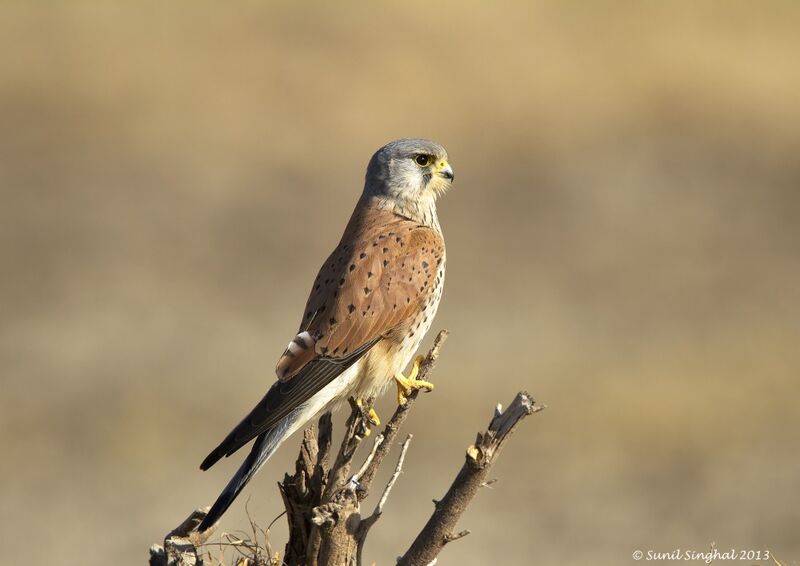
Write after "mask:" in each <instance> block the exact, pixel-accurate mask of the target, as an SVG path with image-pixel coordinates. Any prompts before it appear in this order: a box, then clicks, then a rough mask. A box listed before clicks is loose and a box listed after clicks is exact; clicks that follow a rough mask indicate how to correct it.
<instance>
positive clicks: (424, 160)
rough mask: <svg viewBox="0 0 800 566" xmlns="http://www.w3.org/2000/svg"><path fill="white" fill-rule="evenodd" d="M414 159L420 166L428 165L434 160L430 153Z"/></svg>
mask: <svg viewBox="0 0 800 566" xmlns="http://www.w3.org/2000/svg"><path fill="white" fill-rule="evenodd" d="M414 161H416V162H417V165H419V166H420V167H427V166H428V165H430V164H431V162H432V161H433V158H432V157H431V156H430V155H418V156H416V157H415V158H414Z"/></svg>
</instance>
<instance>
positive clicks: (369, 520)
mask: <svg viewBox="0 0 800 566" xmlns="http://www.w3.org/2000/svg"><path fill="white" fill-rule="evenodd" d="M412 438H414V435H413V434H409V435H408V436H407V437H406V440H405V442H403V446H402V448H401V449H400V456H399V457H398V458H397V465H396V466H395V468H394V473H393V474H392V477H391V478H389V481H388V482H387V483H386V487H385V488H383V493H382V494H381V497H380V499H379V500H378V503H377V505H375V509H374V510H373V511H372V515H370V516H369V517H366V518H364V519H362V520H361V525H360V526H359V528H358V534H357V535H356V539H357V540H358V547H357V550H356V554H357V561H358V566H361V560H362V556H363V553H364V543H365V542H366V540H367V535H368V534H369V530H370V529H371V528H372V525H374V524H375V523H376V522H377V521H378V519H380V518H381V515H383V507H384V505H386V501H387V500H388V499H389V494H390V493H391V491H392V488H393V487H394V484H395V483H396V482H397V478H399V477H400V473H401V472H402V471H403V463H404V462H405V460H406V452H408V445H409V444H411V439H412Z"/></svg>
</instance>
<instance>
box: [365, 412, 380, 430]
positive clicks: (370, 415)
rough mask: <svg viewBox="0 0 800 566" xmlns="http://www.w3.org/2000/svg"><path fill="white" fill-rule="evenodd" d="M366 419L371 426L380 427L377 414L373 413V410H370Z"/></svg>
mask: <svg viewBox="0 0 800 566" xmlns="http://www.w3.org/2000/svg"><path fill="white" fill-rule="evenodd" d="M367 418H368V419H369V422H371V423H372V426H381V420H380V419H379V418H378V413H376V412H375V409H373V408H370V410H369V413H367Z"/></svg>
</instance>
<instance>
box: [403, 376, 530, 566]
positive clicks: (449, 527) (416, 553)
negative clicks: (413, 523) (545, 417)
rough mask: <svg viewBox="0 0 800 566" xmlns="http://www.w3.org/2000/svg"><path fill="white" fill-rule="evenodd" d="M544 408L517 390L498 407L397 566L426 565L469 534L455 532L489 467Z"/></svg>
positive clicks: (482, 482) (466, 532)
mask: <svg viewBox="0 0 800 566" xmlns="http://www.w3.org/2000/svg"><path fill="white" fill-rule="evenodd" d="M543 408H544V406H542V405H535V404H534V401H533V398H531V396H530V395H528V394H527V393H525V392H520V393H517V396H516V397H515V398H514V400H513V401H512V402H511V405H509V407H508V409H507V410H506V411H505V412H502V411H501V408H500V406H499V405H498V406H497V408H496V409H495V414H494V417H493V418H492V420H491V422H490V423H489V427H488V429H487V430H486V432H483V433H478V437H477V439H476V440H475V444H473V445H471V446H469V447H468V448H467V454H466V458H465V462H464V465H463V466H462V468H461V471H460V472H459V473H458V476H456V479H455V480H454V481H453V484H452V485H451V486H450V489H448V490H447V493H446V494H445V496H444V497H443V498H442V499H441V500H440V501H438V502H437V503H436V506H435V509H434V511H433V515H431V518H430V519H428V522H427V523H426V525H425V526H424V527H423V529H422V531H421V532H420V533H419V535H418V536H417V538H416V540H414V542H413V543H412V544H411V547H410V548H409V549H408V551H407V552H406V553H405V554H404V555H403V556H402V557H401V558H400V560H399V561H398V562H397V564H398V566H427V565H428V564H430V563H431V562H433V561H434V560H436V557H437V556H438V554H439V552H441V550H442V548H444V546H445V545H446V544H447V543H448V542H452V541H454V540H457V539H459V538H461V537H464V536H466V535H468V534H469V531H461V532H460V533H457V534H455V533H454V529H455V526H456V523H457V522H458V518H459V517H461V514H462V513H463V512H464V511H465V510H466V508H467V506H468V505H469V504H470V502H471V501H472V498H473V497H475V494H477V493H478V490H479V489H480V488H481V486H482V485H483V484H484V483H485V482H486V476H487V475H488V473H489V470H490V469H491V467H492V465H493V464H494V463H495V461H496V460H497V457H498V455H499V454H500V450H501V449H502V448H503V445H504V444H505V443H506V440H508V438H509V436H510V435H511V433H512V432H514V429H516V427H517V425H519V423H520V422H521V421H522V419H523V418H525V417H527V416H528V415H530V414H532V413H535V412H538V411H541V410H542V409H543Z"/></svg>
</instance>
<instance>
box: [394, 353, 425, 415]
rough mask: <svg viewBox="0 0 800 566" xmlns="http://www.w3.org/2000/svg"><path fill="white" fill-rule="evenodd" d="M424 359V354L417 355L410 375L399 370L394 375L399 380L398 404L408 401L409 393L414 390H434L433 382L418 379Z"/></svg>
mask: <svg viewBox="0 0 800 566" xmlns="http://www.w3.org/2000/svg"><path fill="white" fill-rule="evenodd" d="M424 359H425V357H424V356H417V357H416V358H415V359H414V365H413V366H412V367H411V372H409V374H408V377H406V376H404V375H403V374H402V373H399V372H398V373H397V374H396V375H395V376H394V379H395V381H396V382H397V404H398V405H405V404H406V401H408V397H407V395H409V394H410V393H411V392H412V391H417V390H419V389H425V390H426V391H433V383H431V382H429V381H422V380H421V379H417V375H419V366H420V364H421V363H422V361H423V360H424Z"/></svg>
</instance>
